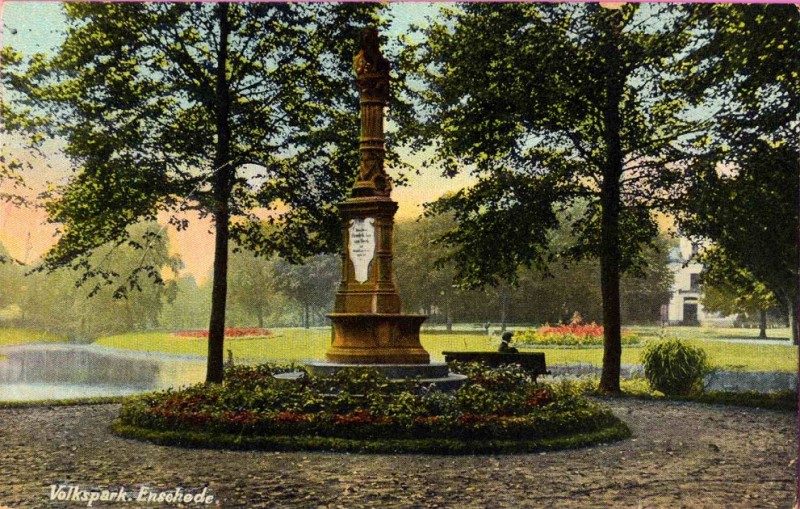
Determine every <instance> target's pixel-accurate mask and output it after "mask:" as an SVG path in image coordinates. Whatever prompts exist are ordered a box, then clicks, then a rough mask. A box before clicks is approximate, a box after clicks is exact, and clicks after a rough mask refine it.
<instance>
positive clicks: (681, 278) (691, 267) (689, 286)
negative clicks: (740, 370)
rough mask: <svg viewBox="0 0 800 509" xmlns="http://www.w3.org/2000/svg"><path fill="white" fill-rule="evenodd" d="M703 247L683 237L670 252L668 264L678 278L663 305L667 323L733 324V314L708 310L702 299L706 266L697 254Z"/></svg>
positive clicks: (662, 308)
mask: <svg viewBox="0 0 800 509" xmlns="http://www.w3.org/2000/svg"><path fill="white" fill-rule="evenodd" d="M700 247H701V246H700V245H699V244H698V243H696V242H692V241H690V240H689V239H687V238H685V237H681V239H680V243H679V244H678V245H677V246H675V247H674V248H672V250H671V251H670V253H669V257H668V264H669V267H670V269H671V270H672V272H673V274H675V280H674V282H673V283H672V295H671V296H670V299H669V303H668V304H664V305H663V306H662V307H661V322H662V323H664V324H665V325H689V326H691V325H717V326H722V327H730V326H732V325H733V321H734V317H733V316H730V317H726V316H720V315H719V314H718V313H711V312H706V310H705V309H704V308H703V305H702V304H701V302H700V296H701V295H702V287H701V285H700V273H701V272H702V271H703V265H702V264H701V263H698V262H697V260H696V257H695V255H696V254H697V250H698V249H699V248H700Z"/></svg>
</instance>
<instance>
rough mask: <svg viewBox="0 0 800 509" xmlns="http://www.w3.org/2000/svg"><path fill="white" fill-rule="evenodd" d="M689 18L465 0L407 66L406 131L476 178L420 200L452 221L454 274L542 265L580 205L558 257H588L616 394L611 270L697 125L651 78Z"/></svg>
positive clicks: (625, 265)
mask: <svg viewBox="0 0 800 509" xmlns="http://www.w3.org/2000/svg"><path fill="white" fill-rule="evenodd" d="M687 22H688V20H687V16H685V15H684V11H683V9H682V8H681V7H680V6H675V5H671V6H657V5H636V4H626V5H624V6H623V7H622V8H621V9H619V10H609V9H604V8H601V7H600V6H599V5H597V4H566V3H565V4H538V3H508V4H477V3H476V4H466V5H463V6H458V7H447V8H445V10H444V20H443V21H442V22H438V23H434V24H433V25H431V26H430V27H429V28H427V29H426V30H425V35H426V40H425V41H424V42H422V43H420V44H418V45H416V46H412V48H411V50H410V51H409V52H408V53H407V55H406V57H407V58H406V59H405V60H404V62H405V66H406V68H407V69H408V70H409V72H412V73H415V74H417V75H419V76H420V77H421V78H422V79H424V80H425V82H426V83H427V84H428V85H429V88H428V89H427V90H425V91H422V92H420V96H419V104H420V105H421V106H420V111H419V116H420V118H421V119H422V121H421V122H420V123H414V122H409V127H408V133H409V135H410V136H412V137H414V139H415V140H416V143H417V147H418V148H422V147H426V146H428V145H429V144H430V143H429V140H430V142H431V143H432V144H433V145H434V148H435V154H436V156H435V160H434V161H432V162H434V163H438V164H439V165H441V166H442V167H443V169H444V172H445V173H446V174H448V175H455V174H457V173H460V172H467V171H468V172H470V173H472V175H473V176H474V177H475V179H476V180H477V182H476V184H475V185H473V186H472V187H470V188H468V189H463V190H461V191H460V192H458V193H456V194H454V195H452V196H449V197H446V198H443V199H440V200H438V201H437V202H436V203H435V204H434V205H433V206H432V207H431V208H430V212H431V213H444V212H447V213H452V214H453V215H454V217H455V219H456V221H457V223H458V227H457V228H455V229H453V230H451V231H450V232H448V233H447V234H445V235H444V236H443V240H444V242H447V243H449V244H452V245H454V246H457V247H456V249H455V250H454V252H453V256H452V259H453V260H455V262H456V267H457V276H458V278H459V279H460V280H461V281H462V282H463V284H465V285H467V286H481V285H483V284H496V283H498V282H499V281H500V280H502V279H506V280H510V281H514V279H515V278H516V271H517V268H518V267H519V266H521V265H523V266H524V265H527V266H543V265H544V264H545V262H546V261H547V258H548V250H547V244H548V236H547V232H548V230H550V229H551V228H552V227H554V226H555V225H556V224H557V222H558V216H557V214H556V212H557V210H558V209H559V208H561V207H564V206H565V205H568V204H570V203H572V202H574V201H575V200H589V206H588V207H586V209H585V213H584V214H583V215H582V217H581V218H579V220H578V221H575V223H574V224H575V228H576V232H577V235H576V238H577V239H579V242H578V243H577V244H574V245H573V246H571V247H570V248H569V249H567V250H565V255H568V256H571V257H573V258H581V257H585V256H598V257H599V259H600V284H601V289H602V298H603V299H602V300H603V323H604V325H605V341H604V343H605V347H604V348H605V350H604V356H603V374H602V377H601V381H600V389H601V390H602V391H604V392H610V393H613V392H618V391H619V374H620V359H621V341H620V276H621V274H622V273H623V272H624V271H626V270H628V269H630V268H632V267H634V266H636V265H637V264H638V263H639V262H640V260H641V257H640V256H639V255H640V251H641V247H642V245H644V244H645V243H647V242H649V241H650V240H651V239H653V238H654V236H655V235H656V233H657V226H656V222H655V220H654V218H653V216H652V211H651V209H652V207H654V206H655V205H656V199H658V198H659V197H660V194H659V191H660V190H663V189H665V188H667V187H669V185H670V179H671V177H669V175H670V174H669V172H665V171H663V170H664V168H665V166H666V165H667V164H668V163H669V162H670V161H672V160H677V159H680V158H681V157H682V155H681V154H680V153H678V151H677V150H676V149H675V147H674V146H673V142H674V141H675V140H677V139H679V138H681V137H690V136H691V135H692V133H695V132H696V131H697V130H698V128H699V127H698V125H697V124H696V123H693V122H689V121H688V120H685V119H682V118H681V117H680V115H679V113H680V112H681V111H682V109H683V102H682V101H681V100H680V98H679V97H677V96H676V95H673V96H670V97H667V96H665V95H664V93H663V90H662V88H661V85H662V81H663V78H664V77H665V75H666V73H667V72H668V71H672V70H673V66H674V65H675V63H676V61H677V60H678V59H679V57H680V52H681V50H682V49H683V48H684V47H685V46H686V44H687V42H688V40H689V34H688V32H686V31H684V30H683V27H684V25H685V23H687Z"/></svg>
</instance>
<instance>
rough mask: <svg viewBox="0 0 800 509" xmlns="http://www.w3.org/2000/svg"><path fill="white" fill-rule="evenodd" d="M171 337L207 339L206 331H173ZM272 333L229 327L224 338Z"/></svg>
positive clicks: (269, 334)
mask: <svg viewBox="0 0 800 509" xmlns="http://www.w3.org/2000/svg"><path fill="white" fill-rule="evenodd" d="M173 335H175V336H178V337H182V338H207V337H208V331H207V330H179V331H175V332H174V333H173ZM271 335H272V331H271V330H268V329H259V328H258V327H231V328H227V329H225V337H228V338H243V337H255V336H271Z"/></svg>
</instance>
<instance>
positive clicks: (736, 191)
mask: <svg viewBox="0 0 800 509" xmlns="http://www.w3.org/2000/svg"><path fill="white" fill-rule="evenodd" d="M692 12H693V18H694V20H695V21H696V23H697V30H696V33H697V34H698V37H699V40H698V41H697V43H696V45H695V49H694V50H693V51H692V52H691V53H690V55H689V56H688V58H687V59H686V64H687V67H688V68H689V69H691V73H690V74H689V76H688V77H687V78H686V79H684V80H678V81H676V86H678V87H680V88H681V90H684V91H686V92H688V93H689V94H690V97H691V98H693V99H694V100H696V101H697V102H701V103H704V104H715V105H717V108H716V109H715V110H714V112H713V113H714V114H713V120H714V122H713V124H712V125H713V126H714V129H713V131H712V132H711V133H710V134H711V136H710V139H711V140H712V143H711V144H710V146H709V148H708V150H705V151H702V152H700V153H699V154H698V155H697V160H698V163H697V169H696V171H694V172H692V173H690V174H689V176H690V177H691V180H690V182H689V183H688V185H687V187H686V189H687V193H686V195H685V197H681V198H682V203H680V204H679V206H678V208H679V209H681V211H680V212H679V214H680V216H681V225H682V227H683V228H684V229H685V230H686V231H687V232H689V233H691V234H693V235H695V236H699V237H705V238H707V239H710V240H712V241H713V242H715V243H716V245H717V246H718V248H719V249H720V254H721V255H722V256H720V257H718V260H717V261H718V262H719V261H724V263H726V264H733V266H732V267H728V268H727V269H726V271H727V272H728V273H729V274H736V273H738V272H741V271H744V272H747V273H749V274H751V275H752V276H753V277H754V278H756V280H757V281H759V282H761V283H763V284H764V285H766V287H767V288H768V289H769V290H771V291H772V292H773V293H774V294H775V296H776V297H777V298H778V300H779V301H780V302H781V303H782V304H783V305H784V306H785V307H786V308H787V309H788V310H789V315H790V321H791V322H792V324H793V326H792V328H793V336H794V341H795V343H797V342H798V334H797V325H796V323H797V319H796V318H797V316H798V312H800V307H798V298H797V293H798V289H797V285H798V269H797V267H798V263H799V262H798V255H800V252H799V251H798V248H797V245H798V242H800V224H798V206H799V204H798V198H799V197H800V193H799V192H798V188H799V187H800V11H799V10H798V9H797V8H796V6H792V5H729V4H725V5H722V4H719V5H707V6H693V7H692ZM687 205H688V206H687ZM765 246H769V249H764V247H765Z"/></svg>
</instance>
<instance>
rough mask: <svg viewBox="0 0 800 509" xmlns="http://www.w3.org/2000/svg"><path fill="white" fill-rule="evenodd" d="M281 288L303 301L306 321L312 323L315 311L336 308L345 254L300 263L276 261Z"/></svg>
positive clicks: (306, 326) (305, 323) (302, 306)
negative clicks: (334, 305)
mask: <svg viewBox="0 0 800 509" xmlns="http://www.w3.org/2000/svg"><path fill="white" fill-rule="evenodd" d="M275 270H276V272H277V280H278V285H279V286H280V288H281V292H282V293H284V294H285V295H286V296H287V297H289V298H291V299H293V300H294V301H295V302H296V303H297V304H299V305H300V309H301V315H302V320H301V322H302V324H303V327H305V328H306V329H307V328H309V327H310V326H311V322H312V319H313V315H314V314H317V315H322V314H324V313H325V312H327V311H330V310H331V309H333V299H334V293H335V292H336V288H337V286H338V284H339V281H340V279H341V258H340V257H339V256H336V255H317V256H312V257H310V258H308V259H306V260H303V262H302V263H299V264H289V263H285V262H281V261H278V263H276V265H275Z"/></svg>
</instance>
